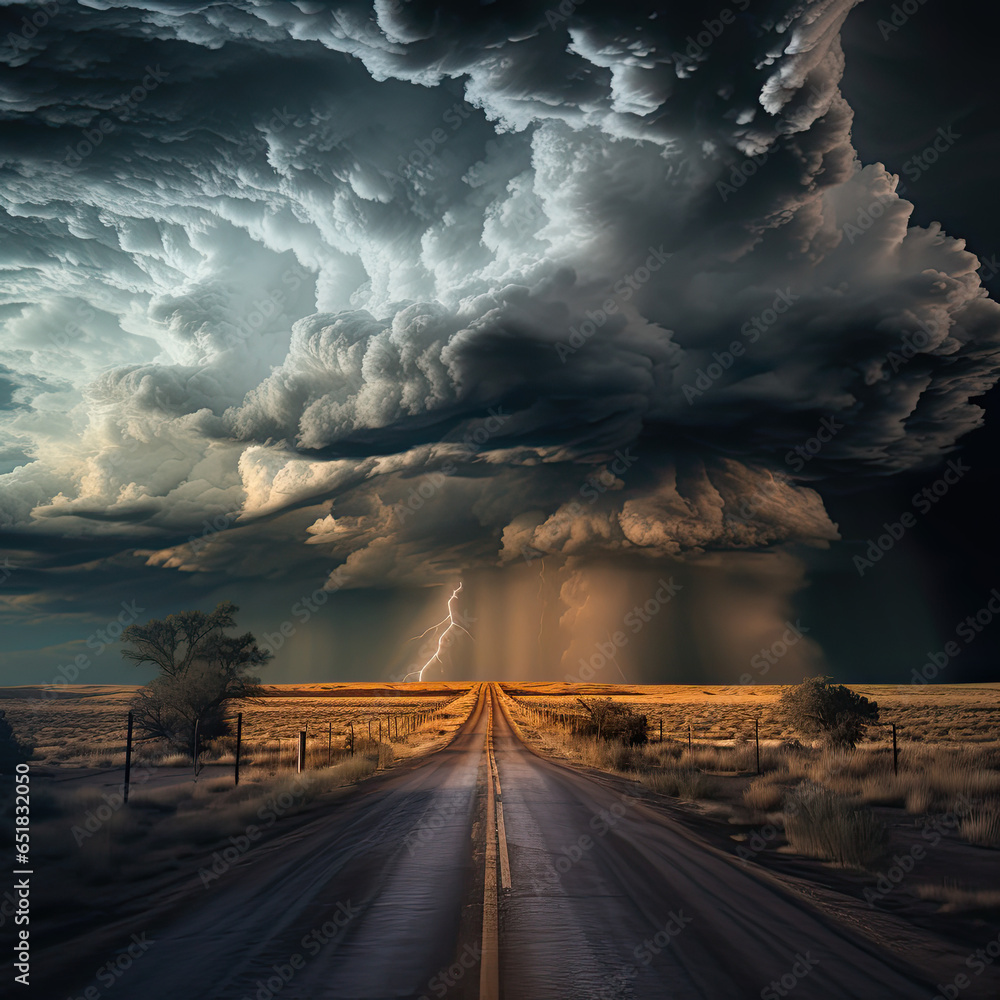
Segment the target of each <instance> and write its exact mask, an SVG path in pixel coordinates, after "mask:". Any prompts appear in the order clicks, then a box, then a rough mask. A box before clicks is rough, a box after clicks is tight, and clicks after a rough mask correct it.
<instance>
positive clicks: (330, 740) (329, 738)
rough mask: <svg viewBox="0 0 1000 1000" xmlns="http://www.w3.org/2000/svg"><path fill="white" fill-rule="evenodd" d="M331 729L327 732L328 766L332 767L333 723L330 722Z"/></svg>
mask: <svg viewBox="0 0 1000 1000" xmlns="http://www.w3.org/2000/svg"><path fill="white" fill-rule="evenodd" d="M327 726H328V727H329V728H328V729H327V731H326V766H327V767H330V766H331V765H332V764H333V723H332V722H328V723H327Z"/></svg>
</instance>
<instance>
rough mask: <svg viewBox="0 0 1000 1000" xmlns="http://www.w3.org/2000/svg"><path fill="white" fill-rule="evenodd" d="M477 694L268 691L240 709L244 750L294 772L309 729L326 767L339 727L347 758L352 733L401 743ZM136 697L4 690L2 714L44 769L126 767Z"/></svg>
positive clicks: (92, 689)
mask: <svg viewBox="0 0 1000 1000" xmlns="http://www.w3.org/2000/svg"><path fill="white" fill-rule="evenodd" d="M470 688H471V685H470V684H460V683H427V684H405V685H404V684H395V685H394V684H385V683H380V684H287V685H264V693H263V696H262V697H260V698H255V699H252V700H249V701H245V702H243V703H242V704H241V705H240V709H239V710H240V711H242V712H243V740H244V749H245V752H246V755H247V757H248V758H249V759H250V760H251V761H252V760H254V759H257V760H259V761H261V762H266V763H267V764H268V766H269V767H271V768H275V767H278V766H282V767H290V766H293V764H294V761H295V748H294V745H293V741H294V740H295V739H296V737H297V736H298V733H299V731H300V730H302V729H305V730H306V731H307V732H308V733H309V754H310V760H311V762H314V763H317V764H318V763H319V762H320V761H321V760H322V762H325V761H326V758H327V751H328V745H329V742H330V736H331V727H332V746H333V749H334V750H335V751H337V752H341V753H342V752H343V751H344V750H345V748H346V747H347V744H348V738H349V733H350V731H351V726H352V725H353V728H354V733H355V738H356V739H357V740H358V741H359V742H360V741H361V740H363V739H364V740H366V739H367V738H368V733H369V729H368V724H369V722H370V723H371V726H372V732H371V736H372V739H373V740H376V741H378V739H379V724H380V723H381V725H382V727H383V730H382V742H384V743H387V744H388V743H397V742H400V741H401V738H402V736H403V735H404V733H405V732H408V731H409V730H410V729H412V726H413V725H414V724H415V723H416V721H417V720H416V717H417V716H418V715H423V716H425V717H426V716H428V715H430V714H433V713H435V712H438V711H440V710H441V709H442V708H443V707H444V706H445V705H446V704H448V702H450V701H452V700H453V699H454V698H456V697H459V696H460V695H462V694H464V693H466V692H468V691H469V690H470ZM136 690H137V688H135V687H131V686H114V685H74V686H66V687H52V686H46V687H34V688H32V687H8V688H0V710H3V711H6V713H7V719H8V721H9V722H10V724H11V725H12V726H13V727H14V731H15V732H16V733H17V734H18V735H19V737H21V738H22V739H23V740H25V741H27V742H30V743H32V744H33V745H34V747H35V758H34V763H36V764H45V765H52V766H56V767H61V766H70V767H75V766H88V765H89V766H97V767H110V766H120V765H122V764H123V763H124V752H125V733H126V717H127V715H128V708H129V702H130V701H131V700H132V698H133V697H134V695H135V692H136ZM234 711H235V709H234ZM407 720H409V721H407ZM390 725H391V727H392V733H391V734H390V732H389V729H390ZM279 741H280V742H279ZM227 742H228V741H223V744H222V745H221V746H217V747H210V748H208V753H207V757H206V759H208V760H211V759H216V760H218V759H220V757H221V758H224V757H226V756H227V752H230V751H231V748H230V747H229V746H228V745H227ZM162 755H163V751H162V748H155V749H153V750H151V751H149V752H148V753H147V752H146V751H144V750H143V749H141V748H140V750H139V752H138V759H142V758H143V757H148V756H158V757H162Z"/></svg>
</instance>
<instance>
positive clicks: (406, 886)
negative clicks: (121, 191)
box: [39, 685, 996, 1000]
mask: <svg viewBox="0 0 1000 1000" xmlns="http://www.w3.org/2000/svg"><path fill="white" fill-rule="evenodd" d="M502 702H503V698H502V696H501V695H500V692H499V689H496V688H494V686H492V685H483V686H482V688H481V690H480V696H479V700H478V702H477V705H476V708H475V709H474V711H473V712H472V715H471V716H470V718H469V720H468V721H467V722H466V724H465V725H464V726H463V727H462V728H461V730H460V731H459V733H458V735H457V736H456V737H455V739H454V740H453V742H452V743H451V744H450V745H449V746H448V747H447V748H446V749H444V750H441V751H439V752H437V753H434V754H432V755H430V756H429V757H427V758H425V759H423V760H422V761H420V762H418V763H412V764H404V765H402V766H401V767H400V768H398V769H393V770H390V771H388V772H386V773H384V774H381V775H378V776H376V777H374V778H372V779H370V780H368V781H365V782H363V783H362V784H360V785H359V786H358V787H357V788H356V789H355V790H354V791H352V792H351V793H350V794H349V795H348V796H347V797H346V798H344V799H343V800H341V801H340V802H338V803H336V804H334V805H332V806H330V807H329V809H328V810H324V811H323V812H322V813H320V814H318V815H317V818H315V819H313V820H310V821H309V822H308V823H306V824H304V825H302V826H300V827H298V828H297V829H296V830H294V831H293V832H291V833H289V834H288V835H285V836H281V837H279V838H277V839H276V840H274V841H272V842H270V843H267V844H263V845H261V846H259V847H256V848H254V849H252V850H250V851H248V852H247V854H246V855H245V857H244V858H243V859H242V860H241V861H240V862H239V863H238V864H237V865H236V866H235V867H234V868H233V869H232V870H231V871H229V872H227V873H226V875H225V876H224V877H223V878H220V879H219V880H218V881H217V882H216V883H213V884H212V885H211V886H210V887H209V888H207V889H201V887H200V886H199V887H197V889H193V890H192V892H190V893H188V894H187V895H185V896H184V897H183V898H182V899H180V900H179V901H178V902H177V903H176V905H174V906H173V908H172V909H170V910H168V911H166V912H163V913H161V914H160V915H159V916H157V917H155V918H151V919H150V922H149V925H148V926H145V925H143V926H140V925H138V924H137V925H136V926H135V927H134V928H132V930H134V931H135V933H136V940H135V941H134V942H132V944H131V948H132V955H133V961H132V962H130V963H129V967H128V968H127V970H126V971H123V972H122V973H121V976H120V978H116V979H115V981H114V983H113V985H111V986H109V985H107V976H105V978H104V980H103V982H102V980H101V978H100V977H99V976H98V975H97V967H98V966H99V965H100V963H101V962H103V961H104V960H105V959H106V958H108V957H111V956H106V955H100V954H94V955H93V956H92V958H91V959H88V961H87V962H86V963H83V964H81V962H80V961H79V960H77V961H75V962H74V963H70V964H69V965H68V966H67V967H64V968H62V969H61V970H57V971H55V972H53V973H52V975H51V976H50V979H49V980H48V986H49V987H50V988H55V987H58V989H59V990H60V991H61V992H58V993H55V992H53V993H52V994H51V995H52V996H54V997H56V996H57V997H59V998H60V1000H61V998H62V997H63V996H73V997H86V998H87V1000H98V998H101V997H105V996H108V997H111V998H116V997H121V998H123V1000H124V998H131V997H136V998H140V997H141V998H143V1000H179V998H183V1000H199V998H205V1000H244V998H245V1000H275V998H280V1000H328V998H329V1000H361V998H364V1000H382V998H385V1000H388V998H394V1000H400V998H413V1000H415V998H421V997H428V998H430V997H445V996H447V997H449V998H454V1000H465V998H475V997H479V996H483V997H484V998H491V997H495V996H499V997H502V998H504V1000H562V998H565V1000H610V998H650V1000H654V998H655V1000H660V998H672V1000H689V998H690V1000H694V998H708V1000H740V998H744V997H746V998H762V1000H772V997H784V996H786V995H794V996H795V997H798V998H802V1000H807V998H815V1000H845V998H869V997H871V998H878V1000H893V998H901V1000H902V998H906V1000H931V998H932V997H933V996H934V995H935V992H936V990H935V988H934V983H933V982H931V981H926V980H925V979H924V978H922V977H921V975H920V974H919V973H917V972H916V971H915V970H913V969H908V968H907V967H906V966H905V965H903V964H902V963H901V962H897V961H895V960H893V959H892V958H890V957H889V955H888V953H887V951H886V950H884V949H880V948H879V947H878V946H877V945H876V944H875V943H873V942H872V941H870V940H869V939H868V938H867V937H866V936H865V935H864V934H862V933H861V931H860V929H859V928H857V927H856V928H850V927H848V926H845V925H844V924H842V923H839V922H838V921H837V920H835V919H834V918H833V917H832V916H829V915H827V914H825V913H824V912H823V911H822V910H821V909H820V907H819V905H818V903H817V904H816V905H814V904H813V903H811V902H808V901H807V900H806V899H805V898H804V897H803V896H801V895H799V894H796V893H794V892H792V891H791V890H789V889H787V888H785V887H784V886H783V885H782V884H781V883H780V882H779V880H778V879H776V878H775V877H773V876H771V875H768V874H767V873H765V872H761V871H756V870H755V869H754V868H753V867H752V866H750V865H744V864H742V863H740V862H737V861H735V860H734V859H732V858H730V857H729V856H727V855H725V854H723V853H722V852H719V851H717V850H715V849H714V848H712V847H710V846H708V845H706V844H704V843H702V842H701V841H699V840H697V839H696V838H694V837H693V836H692V835H691V834H689V833H688V832H686V831H685V830H684V829H683V828H682V827H681V826H680V825H679V824H677V823H676V822H674V821H673V820H672V819H671V818H670V817H669V816H668V815H667V813H666V812H665V811H662V810H660V809H657V808H656V807H653V806H650V805H648V804H645V802H644V801H643V800H642V799H640V798H638V797H636V796H633V795H632V794H631V793H630V792H629V791H627V787H628V786H627V783H623V782H618V783H615V782H606V781H601V780H595V779H594V778H593V777H591V776H588V775H586V774H584V773H581V772H579V771H576V770H574V769H572V768H570V767H567V766H564V765H561V764H558V763H555V762H553V761H550V760H546V759H543V758H541V757H539V756H537V755H536V754H534V753H532V752H531V751H530V750H529V749H528V748H527V747H526V746H525V745H524V744H523V743H522V741H521V740H520V739H519V738H518V736H517V735H516V732H515V729H514V727H513V726H512V724H511V721H510V719H509V718H508V716H507V714H506V710H505V708H504V706H503V704H502ZM491 725H492V747H493V753H494V758H495V766H496V772H497V777H498V779H499V785H500V790H501V794H500V796H499V798H497V797H496V796H494V801H493V802H492V803H491V801H490V785H491V784H492V780H493V779H492V778H491V767H490V758H489V754H488V750H487V743H488V741H487V734H488V729H489V727H490V726H491ZM623 789H625V790H623ZM494 814H496V815H498V816H499V815H502V817H503V828H504V831H505V834H506V844H505V846H506V853H507V857H509V879H510V888H509V889H505V888H503V884H502V882H503V879H502V877H501V873H500V868H499V866H500V862H499V858H500V856H501V855H502V854H503V850H502V848H503V846H504V845H501V844H498V841H497V839H496V836H497V834H496V828H495V825H494V828H493V829H487V822H486V819H487V816H491V817H492V815H494ZM498 848H500V850H498ZM487 858H488V859H489V862H490V871H488V872H487V871H485V870H484V859H487ZM494 865H496V866H497V867H496V868H494V867H493V866H494ZM493 886H495V888H493ZM491 893H495V895H494V896H493V901H492V902H491V898H490V897H491ZM484 894H485V910H486V912H487V914H489V913H490V912H491V907H492V906H495V908H496V912H497V913H498V918H499V933H498V937H497V939H496V940H497V942H498V946H499V947H498V953H492V957H490V958H489V960H488V961H487V963H486V964H487V972H486V973H485V974H484V973H483V972H482V968H481V966H482V964H483V960H482V954H483V947H484V944H485V946H486V949H487V953H488V955H490V954H491V948H492V944H491V943H490V941H489V940H486V941H485V942H484V919H483V916H484ZM489 923H490V921H489V918H488V919H487V921H486V922H485V925H486V926H488V925H489ZM486 936H487V938H489V936H490V934H489V932H487V935H486ZM128 944H129V938H128V936H127V935H125V937H124V938H123V940H122V948H124V947H125V946H126V945H128ZM970 950H971V949H970ZM491 970H495V971H491ZM39 971H41V970H39ZM955 971H956V972H960V971H961V968H960V967H957V968H956V970H955ZM987 978H988V977H987V976H984V977H982V980H981V981H980V982H974V983H972V985H971V986H970V987H969V988H967V989H965V990H963V991H962V993H961V997H962V1000H975V998H978V997H981V996H982V997H985V996H995V995H996V994H995V992H987V989H988V988H989V989H991V990H994V991H995V983H996V981H995V980H992V985H991V986H988V984H987ZM979 987H981V988H982V992H979V993H977V992H976V990H977V988H979ZM88 988H89V989H90V990H91V993H90V994H89V995H88V994H87V992H86V991H87V989H88ZM95 990H96V992H94V991H95ZM481 991H482V992H481ZM45 995H46V997H48V996H49V994H48V993H46V994H45Z"/></svg>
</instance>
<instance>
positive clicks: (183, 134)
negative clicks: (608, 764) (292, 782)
mask: <svg viewBox="0 0 1000 1000" xmlns="http://www.w3.org/2000/svg"><path fill="white" fill-rule="evenodd" d="M910 6H913V5H910ZM939 8H940V9H939ZM907 9H909V7H907ZM2 17H3V22H4V23H3V26H2V31H0V73H2V82H3V86H2V87H0V115H2V118H3V126H2V140H0V233H2V240H0V255H2V263H0V273H2V277H0V326H2V331H0V533H2V534H0V561H2V568H0V577H2V580H0V622H2V632H0V681H2V682H3V683H8V684H27V683H51V682H55V681H58V680H61V679H62V678H65V679H67V680H71V681H76V682H85V683H142V682H143V681H145V680H146V679H148V676H147V675H145V674H143V672H142V671H141V670H137V669H136V668H134V667H131V666H128V665H125V664H123V663H122V661H121V657H120V645H119V644H117V643H116V642H115V639H116V637H117V635H118V633H119V632H120V630H121V629H122V628H123V627H124V626H125V625H127V624H130V623H131V622H133V621H145V620H147V619H148V618H150V617H160V616H163V615H165V614H170V613H173V612H176V611H179V610H182V609H185V608H195V607H197V608H203V609H210V608H211V607H213V606H214V605H215V603H216V602H218V601H220V600H233V601H235V602H236V603H237V604H238V605H239V606H240V609H241V611H240V615H239V620H240V625H241V627H246V628H249V629H252V630H253V631H254V632H255V634H257V635H258V637H259V638H260V639H261V641H262V642H263V643H264V644H265V645H266V647H267V648H270V649H271V650H273V652H274V654H275V656H274V660H273V662H272V663H271V664H270V665H269V667H268V668H267V670H266V675H265V679H266V680H269V681H272V682H291V681H324V680H363V679H394V680H400V679H403V678H404V677H407V676H412V675H413V672H414V671H415V670H419V669H420V668H421V667H423V666H424V665H425V664H427V663H428V661H430V663H429V666H428V669H427V670H426V671H425V676H426V677H427V679H433V678H436V677H448V678H456V679H463V678H470V679H473V678H477V679H478V678H493V679H501V680H507V679H511V680H512V679H537V680H550V679H551V680H556V679H577V680H589V681H605V682H612V683H613V682H620V681H622V680H626V681H628V682H630V683H668V682H676V683H703V684H708V683H715V684H749V685H752V684H759V683H775V682H792V681H797V680H800V679H801V678H802V677H803V676H805V675H815V674H818V673H828V674H831V675H832V676H834V677H836V678H838V679H840V680H845V681H869V682H871V681H879V682H900V683H905V682H921V683H922V682H924V681H925V680H935V681H970V680H983V679H990V678H992V677H994V676H995V667H994V664H995V662H996V653H997V649H998V645H1000V621H998V622H996V623H995V624H994V623H993V618H994V616H995V614H996V613H997V612H1000V591H997V595H998V596H996V597H994V596H993V591H994V589H995V588H998V587H1000V573H997V574H994V568H995V558H994V554H995V552H996V551H997V549H996V543H997V541H998V540H1000V539H998V531H997V527H996V525H995V523H994V522H995V518H994V517H993V515H992V507H993V505H992V498H993V497H995V495H996V489H995V487H996V473H995V471H994V468H993V466H994V464H995V463H994V461H993V458H992V456H993V455H994V453H995V446H996V439H997V430H996V406H997V403H996V400H997V393H996V391H995V390H994V386H995V384H996V382H997V372H998V359H1000V306H998V305H997V303H996V302H995V301H994V299H993V298H992V297H991V295H992V294H993V293H995V290H996V288H997V287H1000V277H998V273H1000V264H996V265H995V266H994V264H993V263H991V262H995V261H996V259H997V258H996V255H997V254H998V253H1000V240H998V239H996V232H997V230H996V225H995V223H996V208H995V207H994V203H995V198H994V197H993V190H992V184H993V180H992V174H993V170H994V168H993V165H994V164H995V163H996V153H997V152H1000V150H998V149H997V146H998V138H997V134H998V133H997V131H996V128H995V123H994V115H993V111H992V108H991V104H992V103H993V101H992V97H991V94H992V89H991V87H992V85H991V82H990V79H989V74H988V72H987V70H988V67H989V65H990V61H989V55H988V53H987V52H986V50H985V45H986V41H985V40H983V41H980V40H978V39H976V38H971V39H970V38H968V35H969V32H967V31H965V30H963V31H962V32H961V34H962V44H961V45H960V46H959V45H950V44H948V42H947V40H948V38H949V37H951V36H950V35H949V31H951V32H952V34H954V32H955V31H957V30H958V29H957V28H956V27H955V26H953V25H952V24H951V23H950V21H949V17H948V16H946V12H945V11H944V9H943V6H942V5H938V6H935V3H934V2H933V0H931V2H928V3H927V4H926V5H921V6H915V7H914V10H913V12H912V13H905V12H904V10H903V7H900V6H899V5H894V4H891V3H881V2H875V0H866V2H865V3H863V4H860V5H858V6H856V7H853V5H852V4H851V3H850V2H844V0H829V2H814V3H809V2H800V3H795V4H792V3H787V2H784V3H782V2H775V3H760V2H754V0H734V2H733V3H732V4H731V5H729V6H720V5H719V4H717V3H705V4H685V5H683V9H680V10H671V11H667V10H664V9H662V8H661V7H660V5H654V4H645V3H633V4H629V5H627V6H625V5H621V4H611V3H603V4H602V3H598V2H596V0H580V2H579V3H572V2H570V0H563V3H562V4H561V5H560V4H556V5H553V6H550V7H548V8H546V7H545V6H544V5H543V4H520V3H511V4H499V3H483V4H479V5H473V4H469V3H458V2H455V3H453V4H446V3H445V4H443V3H437V4H430V3H422V2H418V0H411V2H402V0H376V2H375V3H374V4H371V3H336V4H330V3H322V2H310V0H299V2H297V3H288V2H274V3H263V2H250V0H242V2H227V3H222V2H183V3H179V2H173V3H162V2H159V0H146V2H145V3H143V4H142V5H137V4H133V3H125V2H111V0H91V2H88V3H59V2H57V0H52V2H48V3H42V4H9V5H7V4H5V5H3V7H2ZM952 17H953V15H952ZM459 584H461V587H462V589H461V592H460V593H459V595H458V596H457V598H456V600H455V602H453V604H452V605H451V607H452V610H454V611H455V613H456V619H457V621H458V622H459V624H461V625H462V626H463V628H462V629H454V630H452V632H451V633H450V634H449V637H448V638H449V642H448V643H447V644H446V646H445V648H444V649H443V650H442V653H441V656H440V658H439V659H432V655H433V653H434V651H435V648H436V646H435V639H436V637H437V636H439V635H440V634H441V631H442V629H440V628H439V630H438V632H431V633H429V635H425V636H423V637H420V634H421V633H422V632H424V630H425V629H427V628H428V627H430V626H434V625H435V624H436V623H438V622H440V621H441V620H442V619H443V618H444V617H445V616H446V614H447V613H448V609H449V605H448V598H449V596H450V595H451V594H452V593H453V591H454V590H455V588H456V587H458V586H459ZM991 602H992V610H991V609H990V604H991ZM977 615H978V617H977ZM451 640H453V641H451Z"/></svg>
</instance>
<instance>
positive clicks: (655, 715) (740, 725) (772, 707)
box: [504, 682, 1000, 749]
mask: <svg viewBox="0 0 1000 1000" xmlns="http://www.w3.org/2000/svg"><path fill="white" fill-rule="evenodd" d="M850 687H851V688H852V689H853V690H855V691H857V692H858V693H859V694H862V695H864V696H865V697H867V698H874V699H875V701H877V702H878V703H879V706H880V708H881V709H882V715H883V718H884V719H885V720H887V721H888V720H891V721H893V722H895V723H896V725H897V727H898V731H899V735H900V739H901V741H902V743H903V745H907V746H909V745H912V744H916V743H929V744H933V745H935V746H936V747H950V748H952V749H958V748H960V747H968V746H992V747H993V748H998V747H1000V737H998V732H997V725H996V720H997V718H998V716H1000V684H932V685H921V684H851V685H850ZM504 689H505V690H506V691H507V692H508V693H510V694H511V695H514V696H515V697H516V698H517V699H518V700H519V701H522V702H524V703H525V704H526V705H530V706H534V707H537V708H548V709H550V710H552V711H555V712H567V711H570V712H575V711H578V710H579V707H580V706H579V705H576V706H575V707H574V698H575V697H576V696H577V695H582V696H583V697H585V698H586V697H601V698H603V697H611V698H614V699H615V701H621V702H624V703H625V704H628V705H629V706H630V707H632V708H634V709H635V710H636V711H638V712H642V713H643V714H645V715H646V716H648V718H649V720H650V731H651V732H652V733H653V734H654V735H658V733H659V725H660V722H661V721H662V723H663V735H664V738H665V739H673V740H678V741H682V742H686V741H687V735H688V724H689V723H690V725H691V730H692V734H693V737H694V741H695V743H696V744H697V743H699V742H705V741H708V742H711V743H719V742H722V741H725V740H740V739H747V738H749V737H751V736H752V735H753V729H754V719H755V718H757V719H759V720H760V737H761V740H762V741H768V743H771V742H772V741H773V742H775V743H778V742H781V741H792V740H795V739H796V738H801V737H800V735H799V734H798V733H796V732H795V731H793V730H792V729H791V728H790V727H788V726H787V725H786V723H785V722H784V721H783V720H782V719H781V718H780V716H779V714H778V711H777V703H778V698H779V697H780V696H781V691H782V690H783V689H782V687H781V686H780V685H706V686H701V685H682V684H663V685H641V686H635V685H627V684H579V685H572V686H570V685H567V684H563V683H558V682H552V683H537V684H535V683H517V684H513V683H511V684H505V685H504ZM871 735H872V737H873V742H875V743H876V744H878V745H881V746H883V747H888V746H889V743H890V734H889V730H888V727H884V726H883V727H876V729H875V730H873V732H872V733H871Z"/></svg>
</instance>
